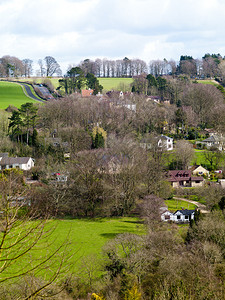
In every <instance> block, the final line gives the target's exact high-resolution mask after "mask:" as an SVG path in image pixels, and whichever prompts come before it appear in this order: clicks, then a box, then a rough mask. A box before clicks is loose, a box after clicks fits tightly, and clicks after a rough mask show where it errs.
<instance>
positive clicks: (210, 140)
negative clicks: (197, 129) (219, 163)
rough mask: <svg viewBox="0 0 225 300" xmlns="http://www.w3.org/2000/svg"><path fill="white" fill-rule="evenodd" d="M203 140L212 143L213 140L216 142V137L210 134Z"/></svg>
mask: <svg viewBox="0 0 225 300" xmlns="http://www.w3.org/2000/svg"><path fill="white" fill-rule="evenodd" d="M203 142H212V143H215V142H216V139H215V137H214V136H213V135H212V136H210V137H208V138H207V139H205V140H203Z"/></svg>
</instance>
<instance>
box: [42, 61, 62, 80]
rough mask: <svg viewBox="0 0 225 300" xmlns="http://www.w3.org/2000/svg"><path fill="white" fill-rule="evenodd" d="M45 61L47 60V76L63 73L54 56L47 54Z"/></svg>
mask: <svg viewBox="0 0 225 300" xmlns="http://www.w3.org/2000/svg"><path fill="white" fill-rule="evenodd" d="M44 61H45V70H46V76H52V75H54V74H57V75H58V76H60V75H62V71H61V69H60V66H59V64H58V63H57V61H56V59H55V58H54V57H52V56H46V57H45V58H44Z"/></svg>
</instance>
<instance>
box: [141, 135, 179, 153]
mask: <svg viewBox="0 0 225 300" xmlns="http://www.w3.org/2000/svg"><path fill="white" fill-rule="evenodd" d="M154 145H155V146H158V147H159V148H161V149H163V150H167V151H170V150H173V139H172V138H170V137H168V136H166V135H163V134H162V135H160V136H157V137H152V136H151V135H146V136H145V137H144V138H143V139H142V140H141V142H140V146H141V147H142V148H143V149H147V150H148V149H151V148H152V147H153V146H154Z"/></svg>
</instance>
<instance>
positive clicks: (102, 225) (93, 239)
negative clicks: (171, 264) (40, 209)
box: [0, 217, 145, 278]
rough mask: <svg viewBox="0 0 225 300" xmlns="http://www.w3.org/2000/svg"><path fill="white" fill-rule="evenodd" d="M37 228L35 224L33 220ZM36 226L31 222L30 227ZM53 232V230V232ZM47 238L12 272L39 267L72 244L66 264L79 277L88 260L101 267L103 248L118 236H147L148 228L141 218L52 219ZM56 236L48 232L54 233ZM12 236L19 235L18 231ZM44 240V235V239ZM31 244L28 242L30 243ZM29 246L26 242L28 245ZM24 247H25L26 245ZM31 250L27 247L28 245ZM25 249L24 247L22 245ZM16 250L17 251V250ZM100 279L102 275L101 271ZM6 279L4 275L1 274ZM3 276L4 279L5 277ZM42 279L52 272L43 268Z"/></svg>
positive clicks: (55, 265)
mask: <svg viewBox="0 0 225 300" xmlns="http://www.w3.org/2000/svg"><path fill="white" fill-rule="evenodd" d="M33 222H34V223H33V224H34V226H35V221H33ZM30 224H31V226H32V223H29V225H30ZM52 229H53V230H52ZM45 230H46V232H47V236H46V237H45V238H44V239H41V240H40V242H39V243H38V244H37V245H36V246H35V247H34V248H33V249H32V250H31V251H29V253H28V254H27V256H26V257H22V258H21V259H19V260H18V261H17V262H16V264H15V265H13V264H12V266H11V267H10V271H11V272H13V273H14V274H16V273H17V272H19V270H20V269H21V267H22V266H23V267H24V266H25V268H26V266H29V265H30V264H32V266H33V265H35V264H36V263H37V262H38V260H39V259H40V257H41V258H43V257H47V256H49V255H50V254H51V253H53V252H54V251H56V250H57V248H58V247H59V246H60V245H65V244H66V243H68V247H67V250H66V254H67V255H69V256H70V260H69V262H68V263H66V264H65V265H66V268H67V267H68V266H69V269H70V272H71V271H72V272H74V273H75V274H79V273H80V271H81V266H82V265H83V264H84V261H87V262H91V263H94V264H95V265H96V266H97V265H98V267H99V265H100V261H101V259H102V247H103V246H104V245H105V244H106V243H107V242H108V241H109V240H110V239H112V238H114V237H116V236H117V235H118V234H122V233H125V232H129V233H134V234H144V233H145V228H144V225H143V224H142V223H141V222H140V220H139V219H137V218H131V217H121V218H99V219H64V220H52V221H49V222H48V224H47V225H46V226H45ZM51 231H52V233H50V234H49V233H48V232H51ZM12 235H16V232H14V234H13V233H12ZM43 237H44V236H43ZM29 242H31V241H29V240H28V243H29ZM24 244H26V243H24ZM22 247H23V246H22ZM25 247H27V244H26V245H25ZM20 249H21V246H20ZM14 250H15V249H14ZM60 252H61V251H59V252H58V253H57V256H56V261H55V258H54V257H53V258H52V259H51V261H50V264H51V267H50V269H52V271H54V269H55V268H57V259H58V257H60ZM97 269H98V271H97V273H98V276H99V275H100V274H101V273H100V271H99V268H97ZM1 276H2V274H1ZM1 276H0V277H1ZM38 276H44V277H46V278H48V276H51V271H50V270H49V267H48V272H46V269H45V268H43V270H42V271H40V272H39V273H38Z"/></svg>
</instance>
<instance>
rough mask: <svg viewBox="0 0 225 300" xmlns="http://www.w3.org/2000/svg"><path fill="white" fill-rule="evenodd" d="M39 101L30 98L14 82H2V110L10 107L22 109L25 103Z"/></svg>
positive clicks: (0, 91)
mask: <svg viewBox="0 0 225 300" xmlns="http://www.w3.org/2000/svg"><path fill="white" fill-rule="evenodd" d="M26 102H32V103H37V101H35V100H32V99H31V98H28V97H27V96H26V95H25V94H24V92H23V89H22V87H21V86H20V85H18V84H16V83H12V82H2V81H0V109H6V108H7V107H8V106H9V105H13V106H15V107H20V106H21V105H22V104H23V103H26Z"/></svg>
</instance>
